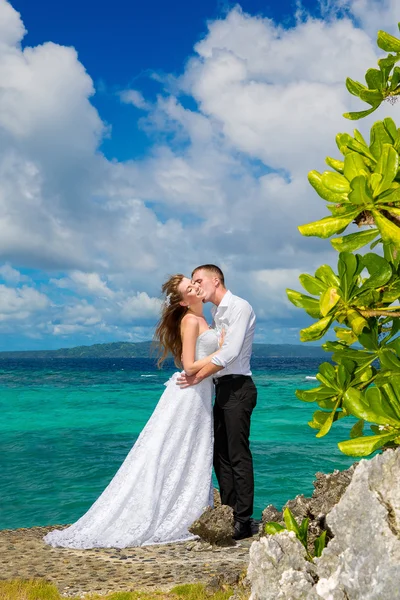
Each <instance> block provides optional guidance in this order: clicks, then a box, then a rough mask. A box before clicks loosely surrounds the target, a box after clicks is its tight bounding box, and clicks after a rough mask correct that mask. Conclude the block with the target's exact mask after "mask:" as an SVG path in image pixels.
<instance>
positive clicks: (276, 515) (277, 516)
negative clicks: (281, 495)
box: [260, 504, 283, 535]
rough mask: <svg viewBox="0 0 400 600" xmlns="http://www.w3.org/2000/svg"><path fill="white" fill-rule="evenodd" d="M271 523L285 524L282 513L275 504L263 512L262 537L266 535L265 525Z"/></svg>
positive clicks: (269, 505)
mask: <svg viewBox="0 0 400 600" xmlns="http://www.w3.org/2000/svg"><path fill="white" fill-rule="evenodd" d="M270 521H275V522H276V523H283V516H282V513H281V512H280V511H279V510H278V509H277V508H276V507H275V506H274V505H273V504H268V506H267V508H264V510H263V511H262V518H261V525H260V535H266V534H265V533H264V527H265V524H266V523H269V522H270Z"/></svg>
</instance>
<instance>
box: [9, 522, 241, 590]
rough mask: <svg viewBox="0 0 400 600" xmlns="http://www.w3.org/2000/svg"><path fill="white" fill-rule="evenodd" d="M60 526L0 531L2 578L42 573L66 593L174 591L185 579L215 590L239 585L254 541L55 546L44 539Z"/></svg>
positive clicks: (35, 576)
mask: <svg viewBox="0 0 400 600" xmlns="http://www.w3.org/2000/svg"><path fill="white" fill-rule="evenodd" d="M55 527H57V528H58V529H59V528H60V526H53V527H32V528H30V529H13V530H3V531H0V579H3V580H5V579H15V578H22V579H31V578H37V577H43V578H45V579H46V580H47V581H50V582H51V583H53V584H55V585H56V586H57V588H58V589H59V591H60V593H61V594H62V595H63V596H66V597H68V596H84V594H85V593H88V592H97V593H99V594H100V593H101V594H106V593H108V592H113V591H137V590H154V589H158V590H169V589H171V588H172V587H174V586H175V585H179V584H182V583H203V584H205V585H206V586H207V587H209V588H210V589H218V588H219V587H221V585H224V584H226V585H235V584H236V583H237V582H238V581H239V579H240V578H241V577H242V576H243V575H244V573H245V572H246V569H247V565H248V560H249V547H250V545H251V543H252V540H251V539H250V540H243V541H241V542H239V543H237V544H236V545H235V546H228V547H218V546H214V547H213V546H212V545H210V544H208V543H205V542H201V541H191V542H184V543H179V544H165V545H162V546H145V547H142V548H124V549H123V550H115V549H112V548H106V549H103V548H102V549H93V550H71V549H67V548H51V547H50V546H47V545H46V544H45V543H44V542H43V540H42V538H43V536H44V535H45V534H46V533H47V532H48V531H50V530H51V529H54V528H55Z"/></svg>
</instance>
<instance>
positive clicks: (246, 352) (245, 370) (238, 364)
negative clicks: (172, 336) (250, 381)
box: [211, 290, 256, 377]
mask: <svg viewBox="0 0 400 600" xmlns="http://www.w3.org/2000/svg"><path fill="white" fill-rule="evenodd" d="M211 313H212V316H213V319H214V322H213V326H215V328H216V329H217V330H218V331H221V329H222V328H223V329H224V330H225V339H224V343H223V346H222V348H221V350H220V352H219V353H218V354H217V356H214V357H213V358H212V359H211V362H212V363H213V364H214V365H218V366H219V367H223V369H222V370H221V371H218V373H215V374H214V377H222V376H224V375H251V370H250V357H251V352H252V348H253V337H254V328H255V324H256V316H255V314H254V311H253V309H252V307H251V306H250V304H249V303H248V302H247V301H246V300H243V298H239V296H234V295H233V294H232V292H230V291H229V290H228V291H227V292H226V294H225V296H224V297H223V298H222V300H221V302H220V304H219V306H215V307H213V308H212V309H211Z"/></svg>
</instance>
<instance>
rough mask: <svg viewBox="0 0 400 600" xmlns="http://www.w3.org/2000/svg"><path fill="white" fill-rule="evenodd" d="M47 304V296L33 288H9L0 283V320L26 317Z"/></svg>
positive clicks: (44, 307) (48, 303) (42, 308)
mask: <svg viewBox="0 0 400 600" xmlns="http://www.w3.org/2000/svg"><path fill="white" fill-rule="evenodd" d="M49 305H50V301H49V298H47V296H45V295H44V294H42V293H40V292H38V291H37V290H35V289H34V288H31V287H28V286H23V287H22V288H10V287H7V286H5V285H2V284H0V321H13V320H24V319H28V318H29V317H31V316H32V315H33V314H34V313H36V312H39V311H43V310H44V309H46V308H47V307H48V306H49Z"/></svg>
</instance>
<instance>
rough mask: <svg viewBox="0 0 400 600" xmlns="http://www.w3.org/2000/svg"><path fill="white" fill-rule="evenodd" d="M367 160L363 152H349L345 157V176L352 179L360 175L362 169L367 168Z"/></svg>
mask: <svg viewBox="0 0 400 600" xmlns="http://www.w3.org/2000/svg"><path fill="white" fill-rule="evenodd" d="M365 166H366V165H365V162H364V159H363V157H362V156H361V154H359V153H358V152H349V153H348V154H346V156H345V157H344V176H345V177H346V178H347V179H348V180H349V181H352V179H354V177H357V175H360V173H361V171H364V170H365Z"/></svg>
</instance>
